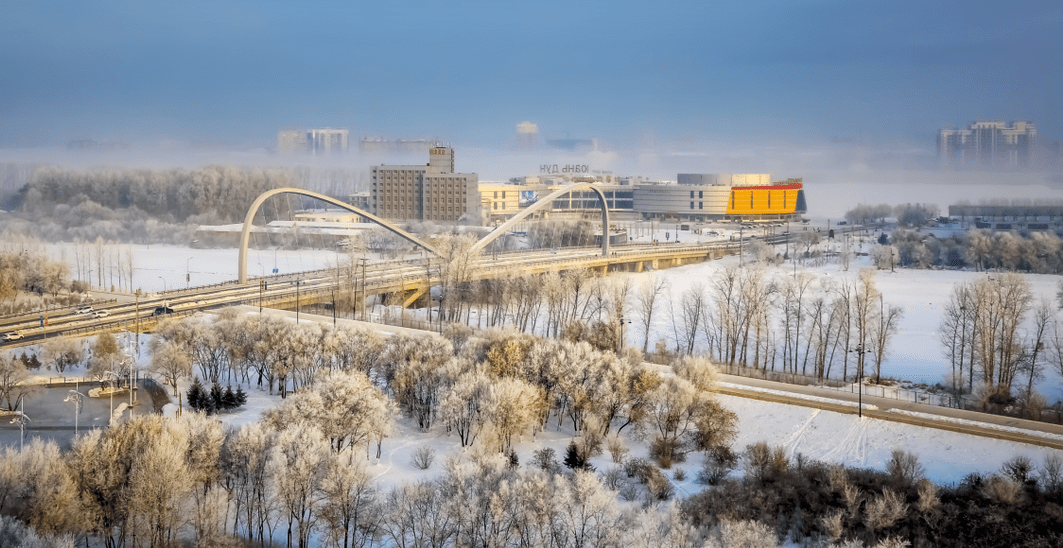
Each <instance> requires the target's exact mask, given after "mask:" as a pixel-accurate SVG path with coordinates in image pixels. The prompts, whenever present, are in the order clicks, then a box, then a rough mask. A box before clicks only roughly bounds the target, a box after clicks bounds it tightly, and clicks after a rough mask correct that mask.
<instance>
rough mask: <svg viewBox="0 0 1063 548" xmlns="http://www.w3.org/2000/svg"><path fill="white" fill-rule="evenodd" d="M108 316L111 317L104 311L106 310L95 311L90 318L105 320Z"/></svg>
mask: <svg viewBox="0 0 1063 548" xmlns="http://www.w3.org/2000/svg"><path fill="white" fill-rule="evenodd" d="M110 315H111V313H110V312H108V311H106V310H97V311H95V312H93V313H92V317H93V318H106V317H107V316H110Z"/></svg>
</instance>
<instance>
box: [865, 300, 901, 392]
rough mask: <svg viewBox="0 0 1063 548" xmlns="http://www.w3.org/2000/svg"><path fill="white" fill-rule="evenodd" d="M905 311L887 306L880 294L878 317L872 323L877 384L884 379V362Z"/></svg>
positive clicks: (872, 344)
mask: <svg viewBox="0 0 1063 548" xmlns="http://www.w3.org/2000/svg"><path fill="white" fill-rule="evenodd" d="M903 315H904V309H903V308H901V307H899V306H893V305H888V306H887V305H886V304H885V303H883V302H882V294H881V293H880V294H879V306H878V317H877V318H875V319H874V320H872V322H871V349H870V350H871V353H872V358H873V359H874V360H875V382H876V383H877V382H879V380H881V378H882V362H884V361H885V359H886V355H887V351H888V350H889V343H890V341H891V340H892V339H893V336H894V335H896V334H897V329H899V328H900V321H901V316H903Z"/></svg>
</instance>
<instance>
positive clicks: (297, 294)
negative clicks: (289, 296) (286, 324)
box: [295, 280, 303, 323]
mask: <svg viewBox="0 0 1063 548" xmlns="http://www.w3.org/2000/svg"><path fill="white" fill-rule="evenodd" d="M301 285H303V281H302V280H295V323H299V286H301Z"/></svg>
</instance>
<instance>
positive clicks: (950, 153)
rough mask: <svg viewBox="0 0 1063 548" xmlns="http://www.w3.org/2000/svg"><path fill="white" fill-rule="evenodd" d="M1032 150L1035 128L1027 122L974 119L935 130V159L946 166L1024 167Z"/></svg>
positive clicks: (1033, 154)
mask: <svg viewBox="0 0 1063 548" xmlns="http://www.w3.org/2000/svg"><path fill="white" fill-rule="evenodd" d="M1036 151H1037V127H1036V126H1034V124H1033V122H1029V121H1015V122H1011V123H1010V124H1009V123H1005V122H995V121H977V122H971V124H970V125H969V126H967V128H966V129H957V128H951V129H942V130H941V131H940V132H939V133H938V161H939V162H940V163H941V164H942V165H946V166H952V167H996V168H1021V167H1028V166H1032V165H1033V164H1034V163H1035V158H1036Z"/></svg>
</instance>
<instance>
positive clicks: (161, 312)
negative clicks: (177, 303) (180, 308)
mask: <svg viewBox="0 0 1063 548" xmlns="http://www.w3.org/2000/svg"><path fill="white" fill-rule="evenodd" d="M167 314H173V309H172V308H170V307H168V306H157V307H155V311H154V312H152V313H151V315H152V316H166V315H167Z"/></svg>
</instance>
